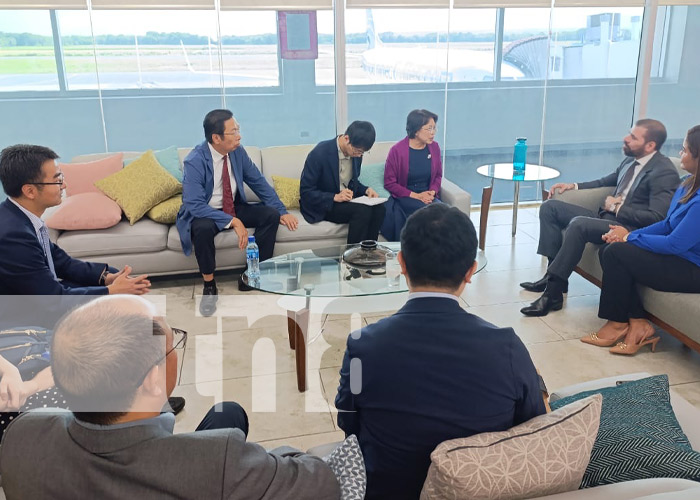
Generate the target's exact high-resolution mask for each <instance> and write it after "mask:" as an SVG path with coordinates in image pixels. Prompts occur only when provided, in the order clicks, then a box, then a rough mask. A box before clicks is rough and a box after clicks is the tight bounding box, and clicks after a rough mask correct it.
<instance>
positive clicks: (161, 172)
mask: <svg viewBox="0 0 700 500" xmlns="http://www.w3.org/2000/svg"><path fill="white" fill-rule="evenodd" d="M95 186H97V187H98V188H100V190H101V191H102V192H103V193H104V194H106V195H107V196H109V197H110V198H112V199H113V200H114V201H116V202H117V203H118V204H119V206H120V207H122V210H123V211H124V213H125V214H126V217H127V218H128V219H129V223H130V224H132V225H133V224H134V223H135V222H136V221H138V220H139V219H141V218H142V217H143V216H144V215H145V214H146V212H148V211H149V210H150V209H151V208H153V207H154V206H156V205H157V204H158V203H160V202H162V201H165V200H167V199H168V198H170V197H172V196H174V195H176V194H178V193H181V192H182V184H180V183H179V182H178V181H177V179H175V177H173V176H172V175H170V174H169V173H168V171H167V170H165V169H164V168H163V167H161V166H160V164H159V163H158V160H156V157H155V155H154V154H153V151H146V152H145V153H144V154H143V155H142V156H141V157H140V158H138V159H137V160H134V161H133V162H132V163H130V164H129V165H127V166H126V167H124V168H123V169H122V170H121V171H119V172H117V173H116V174H112V175H110V176H109V177H107V178H105V179H102V180H100V181H97V182H96V183H95Z"/></svg>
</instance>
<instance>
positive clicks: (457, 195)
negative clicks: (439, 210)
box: [440, 177, 472, 215]
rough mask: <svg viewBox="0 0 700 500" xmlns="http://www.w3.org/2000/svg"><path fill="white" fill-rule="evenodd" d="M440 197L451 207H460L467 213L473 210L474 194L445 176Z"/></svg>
mask: <svg viewBox="0 0 700 500" xmlns="http://www.w3.org/2000/svg"><path fill="white" fill-rule="evenodd" d="M440 199H441V200H442V201H443V202H444V203H447V204H448V205H450V206H451V207H457V208H459V209H460V210H461V211H462V212H464V213H465V214H467V215H469V212H470V211H471V206H472V195H471V194H469V193H468V192H467V191H465V190H464V189H462V188H461V187H459V186H458V185H457V184H455V183H454V182H452V181H448V180H447V179H445V178H444V177H443V178H442V186H441V187H440Z"/></svg>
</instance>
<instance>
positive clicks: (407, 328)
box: [335, 204, 545, 500]
mask: <svg viewBox="0 0 700 500" xmlns="http://www.w3.org/2000/svg"><path fill="white" fill-rule="evenodd" d="M476 250H477V238H476V231H475V230H474V226H473V224H472V223H471V221H470V220H469V217H467V216H466V215H465V214H464V213H462V212H460V211H459V210H458V209H457V208H450V207H448V206H447V205H444V204H432V205H428V206H426V207H424V208H421V209H420V210H418V211H416V212H415V213H413V215H411V216H410V217H409V218H408V220H407V221H406V225H405V226H404V229H403V231H402V232H401V252H400V253H399V255H398V261H399V264H400V265H401V270H402V273H403V274H404V275H405V276H406V283H407V284H408V289H409V292H410V294H409V296H408V301H407V302H406V305H404V306H403V307H402V308H401V309H400V310H399V311H398V312H396V314H394V315H393V316H391V317H389V318H385V319H382V320H381V321H378V322H377V323H374V324H371V325H368V326H365V327H364V328H362V330H360V331H357V332H353V333H352V334H351V335H350V336H349V337H348V341H347V349H346V351H345V357H344V359H343V366H342V368H341V370H340V385H339V387H338V394H337V396H336V399H335V405H336V408H338V426H339V427H340V428H341V429H343V430H344V431H345V433H346V435H350V434H355V435H357V438H358V441H359V443H360V447H361V448H362V453H363V455H364V458H365V467H366V469H367V495H366V497H365V498H367V499H383V500H384V499H399V498H400V499H402V500H407V499H417V498H418V497H419V495H420V492H421V488H422V487H423V482H424V481H425V477H426V474H427V472H428V467H429V466H430V453H431V452H432V451H433V450H434V449H435V447H436V446H437V445H438V444H440V443H442V442H443V441H446V440H449V439H455V438H460V437H468V436H471V435H473V434H479V433H481V432H493V431H503V430H506V429H510V428H511V427H513V426H515V425H518V424H520V423H522V422H525V421H527V420H529V419H531V418H533V417H536V416H537V415H540V414H543V413H544V412H545V404H544V400H543V398H542V394H541V392H540V380H541V379H540V377H539V375H538V374H537V371H536V369H535V366H534V365H533V363H532V360H531V359H530V354H529V353H528V351H527V349H526V348H525V345H524V344H523V343H522V341H521V340H520V338H519V337H518V336H517V335H516V334H515V332H514V331H513V329H512V328H499V327H497V326H495V325H493V324H491V323H489V322H487V321H484V320H483V319H481V318H479V317H478V316H475V315H473V314H470V313H468V312H467V311H465V310H464V309H462V307H461V306H460V303H459V297H460V295H461V294H462V292H463V291H464V288H465V287H466V285H467V284H468V283H470V282H471V279H472V276H473V275H474V272H475V271H476V268H477V262H476V260H475V259H476ZM352 360H359V361H360V362H361V364H360V363H352V367H351V362H352ZM358 365H360V366H361V368H360V370H361V373H357V372H355V370H356V368H355V367H356V366H358ZM351 380H352V383H351ZM359 380H361V382H360V385H361V388H360V390H359V391H358V390H357V382H358V381H359Z"/></svg>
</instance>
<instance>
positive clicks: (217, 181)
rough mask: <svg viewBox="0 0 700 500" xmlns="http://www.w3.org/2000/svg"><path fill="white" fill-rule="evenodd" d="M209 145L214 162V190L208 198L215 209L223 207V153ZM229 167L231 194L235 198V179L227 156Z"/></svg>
mask: <svg viewBox="0 0 700 500" xmlns="http://www.w3.org/2000/svg"><path fill="white" fill-rule="evenodd" d="M207 146H209V151H211V157H212V160H213V163H214V191H213V192H212V194H211V200H209V206H210V207H211V208H215V209H217V210H221V209H222V208H223V207H224V183H223V182H222V181H221V177H222V172H223V170H224V155H222V154H221V153H219V152H218V151H217V150H216V149H214V148H213V147H212V145H211V144H208V143H207ZM228 162H229V169H228V176H229V179H231V193H232V194H233V199H234V200H235V199H236V179H234V178H233V173H232V170H231V165H230V162H231V157H229V158H228Z"/></svg>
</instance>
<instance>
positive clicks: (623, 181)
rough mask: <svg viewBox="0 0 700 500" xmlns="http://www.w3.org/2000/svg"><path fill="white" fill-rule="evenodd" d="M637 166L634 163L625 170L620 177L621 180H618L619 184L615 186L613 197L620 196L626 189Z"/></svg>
mask: <svg viewBox="0 0 700 500" xmlns="http://www.w3.org/2000/svg"><path fill="white" fill-rule="evenodd" d="M637 165H639V162H638V161H635V162H633V163H632V165H630V166H629V168H628V169H627V170H625V173H624V174H623V175H622V179H620V183H619V184H618V185H617V189H615V194H614V196H618V195H621V194H622V193H623V192H624V190H625V189H627V186H629V183H630V182H632V177H634V169H635V168H637Z"/></svg>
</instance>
